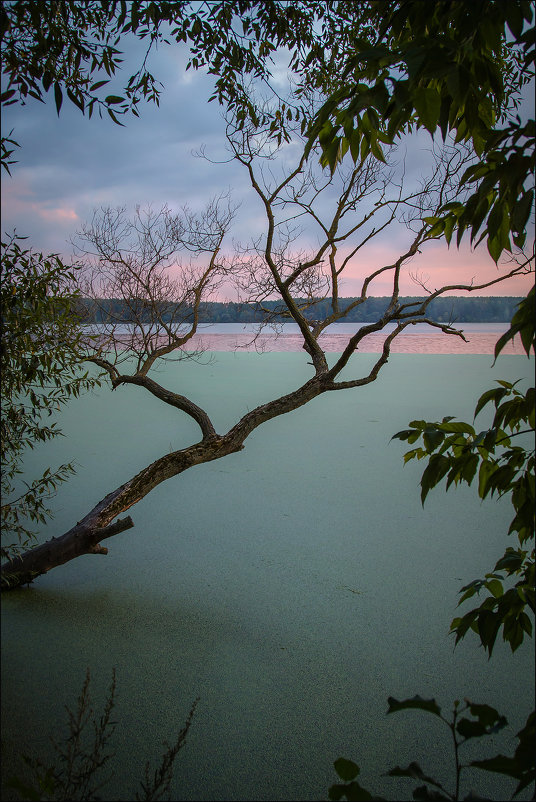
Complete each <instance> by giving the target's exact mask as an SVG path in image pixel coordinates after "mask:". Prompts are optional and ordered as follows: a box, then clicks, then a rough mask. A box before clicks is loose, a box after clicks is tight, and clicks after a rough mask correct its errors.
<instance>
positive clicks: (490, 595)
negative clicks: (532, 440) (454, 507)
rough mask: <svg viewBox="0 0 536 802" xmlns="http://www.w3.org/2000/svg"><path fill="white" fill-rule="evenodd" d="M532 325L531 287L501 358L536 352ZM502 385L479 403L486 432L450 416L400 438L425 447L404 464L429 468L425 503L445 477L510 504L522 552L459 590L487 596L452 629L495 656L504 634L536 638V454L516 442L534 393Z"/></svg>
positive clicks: (530, 427)
mask: <svg viewBox="0 0 536 802" xmlns="http://www.w3.org/2000/svg"><path fill="white" fill-rule="evenodd" d="M534 319H535V318H534V288H532V290H531V291H530V293H529V295H528V296H527V298H526V299H524V300H523V301H522V302H521V303H520V304H519V307H518V310H517V312H516V313H515V315H514V317H513V318H512V323H511V326H510V328H509V330H508V331H507V332H506V333H505V334H504V335H503V336H502V337H501V338H500V340H499V341H498V342H497V345H496V348H495V355H496V357H497V356H498V355H499V353H500V352H501V350H502V349H503V348H504V346H505V345H506V343H507V342H508V341H509V340H511V339H512V338H513V337H514V336H516V334H519V335H520V336H521V339H522V343H523V346H524V348H525V351H526V353H527V355H528V354H529V353H530V351H531V350H533V349H534V339H535V334H534V331H535V329H534ZM497 384H498V386H497V387H494V388H492V389H490V390H486V392H484V393H483V394H482V395H481V396H480V398H479V400H478V402H477V404H476V407H475V418H476V417H477V416H478V415H479V414H480V413H481V412H482V411H483V410H484V409H485V408H486V407H487V406H488V405H491V406H492V407H493V409H494V415H493V420H492V422H491V425H490V426H489V427H488V428H486V429H483V430H481V431H477V430H476V429H475V428H474V426H473V425H472V424H470V423H466V422H464V421H456V420H454V418H452V417H450V416H448V417H445V418H443V420H442V421H441V422H440V423H437V422H435V423H433V422H429V421H424V420H415V421H411V423H410V428H409V429H404V430H403V431H400V432H398V433H397V434H395V435H394V438H397V439H399V440H402V441H406V442H408V443H410V444H414V443H417V442H418V441H420V443H421V445H419V446H417V447H416V448H414V449H412V450H410V451H408V452H406V454H405V455H404V462H408V461H409V460H412V459H415V458H416V459H418V460H421V459H425V460H427V462H428V464H427V466H426V468H425V470H424V473H423V475H422V477H421V500H422V503H423V504H424V501H425V499H426V497H427V495H428V493H429V491H430V490H431V489H433V488H434V487H436V486H437V485H439V483H440V482H441V481H442V480H443V479H445V478H446V489H447V490H448V489H449V488H450V487H451V485H452V484H454V485H457V484H459V483H465V484H467V485H471V484H472V482H473V480H475V479H477V481H478V495H479V497H480V498H481V499H485V498H487V497H488V496H489V497H492V496H493V495H497V496H499V497H500V496H506V497H508V498H509V499H510V501H511V504H512V507H513V510H514V517H513V519H512V521H511V523H510V527H509V530H508V534H509V535H511V534H515V535H517V540H518V544H519V545H518V546H517V547H516V548H512V547H508V548H507V549H506V551H505V552H504V554H503V556H502V557H501V558H500V559H499V560H498V561H497V563H496V564H495V567H494V569H493V571H491V572H489V573H487V574H486V575H485V578H484V579H475V580H473V581H472V582H470V583H469V584H468V585H465V586H464V587H462V588H461V590H460V593H461V594H462V595H461V598H460V601H459V603H458V604H459V605H460V604H462V603H464V602H465V601H467V600H468V599H470V598H472V597H473V596H474V595H475V594H477V595H478V594H479V593H480V592H481V591H483V592H485V593H486V594H487V595H486V598H485V600H484V601H483V602H482V603H481V604H480V605H479V606H478V607H476V608H474V609H472V610H470V611H469V612H467V613H466V614H465V615H463V616H462V617H457V618H454V620H453V621H452V623H451V632H453V633H455V635H456V643H458V641H459V640H460V639H461V638H463V637H464V636H465V634H466V633H467V632H468V631H469V630H472V631H473V632H475V633H477V635H478V636H479V638H480V641H481V643H482V645H483V646H484V648H485V649H486V650H487V651H488V653H489V655H490V656H491V654H492V651H493V646H494V644H495V641H496V637H497V634H498V632H499V631H500V630H501V628H502V634H503V639H504V640H505V641H506V642H508V643H509V645H510V648H511V649H512V651H515V650H516V649H517V648H518V647H519V646H520V645H521V643H522V642H523V640H524V637H525V635H528V636H531V635H532V628H533V625H532V621H531V619H530V618H529V616H528V615H527V610H528V611H531V612H532V614H533V615H534V611H535V598H534V546H533V543H534V534H535V518H534V510H535V504H536V493H535V479H534V465H535V457H534V451H533V450H532V448H530V447H526V446H525V445H524V444H523V445H519V441H517V440H516V438H517V437H521V436H523V435H528V434H532V435H534V429H535V389H534V387H529V388H528V389H527V390H526V391H525V392H521V391H520V390H518V389H517V387H516V385H517V384H518V382H514V383H511V382H507V381H503V380H499V381H498V382H497ZM531 543H532V547H531ZM508 578H515V579H517V581H516V582H515V584H514V585H513V586H512V587H509V588H507V589H506V588H505V585H504V582H505V580H506V579H508Z"/></svg>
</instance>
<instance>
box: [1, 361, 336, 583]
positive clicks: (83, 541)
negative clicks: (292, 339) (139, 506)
mask: <svg viewBox="0 0 536 802" xmlns="http://www.w3.org/2000/svg"><path fill="white" fill-rule="evenodd" d="M329 389H333V386H332V384H331V382H329V381H328V380H327V378H326V376H324V377H322V376H320V377H319V376H315V377H314V378H312V379H310V380H309V381H308V382H306V383H305V384H304V385H303V386H302V387H300V388H299V389H298V390H295V391H294V392H292V393H289V394H288V395H285V396H282V397H281V398H278V399H275V400H274V401H270V402H268V403H267V404H262V405H261V406H259V407H256V408H255V409H253V410H251V411H250V412H248V413H247V414H246V415H244V416H243V417H242V418H241V420H240V421H239V422H238V423H237V424H236V425H235V426H234V427H233V428H232V429H230V430H229V432H228V433H227V434H225V435H218V434H209V435H207V436H206V437H204V438H203V439H202V440H201V441H200V442H198V443H195V444H194V445H191V446H188V447H187V448H184V449H182V450H180V451H174V452H172V453H171V454H166V455H165V456H163V457H160V458H159V459H157V460H156V461H155V462H153V463H152V464H151V465H148V466H147V467H146V468H144V469H143V470H142V471H140V472H139V473H137V474H136V475H135V476H133V477H132V478H131V479H129V480H128V481H127V482H125V483H124V484H122V485H121V486H120V487H118V488H117V489H116V490H114V491H112V492H111V493H109V494H108V495H107V496H105V498H103V499H102V500H101V501H100V502H99V503H98V504H97V505H96V506H95V507H93V509H92V510H91V511H90V512H89V513H88V514H87V515H86V516H85V517H84V518H82V520H80V521H78V522H77V524H76V525H75V526H73V527H72V528H71V529H69V530H68V531H67V532H65V534H63V535H61V537H57V538H56V537H53V538H51V539H50V540H48V541H46V542H45V543H43V544H41V545H39V546H35V547H34V548H32V549H29V550H28V551H26V552H24V553H23V554H20V555H18V556H16V557H13V558H12V559H11V560H9V561H7V562H5V563H4V564H3V565H2V589H3V590H11V589H13V588H16V587H20V586H21V585H25V584H29V583H30V582H32V581H33V580H34V579H36V578H37V577H38V576H40V575H41V574H45V573H47V572H48V571H50V570H51V569H52V568H55V567H57V566H58V565H63V564H64V563H66V562H69V561H70V560H73V559H74V558H75V557H79V556H81V555H82V554H107V553H108V549H107V548H105V547H103V546H101V541H102V540H105V539H107V538H109V537H113V536H114V535H116V534H118V533H119V532H123V531H125V530H126V529H130V528H131V527H133V526H134V523H133V521H132V519H131V518H130V516H127V517H126V518H118V516H119V515H120V514H121V513H124V512H126V510H128V509H129V508H130V507H132V506H133V505H134V504H136V503H137V502H138V501H141V499H142V498H144V497H145V496H146V495H147V494H148V493H150V492H151V490H153V489H154V488H155V487H156V486H157V485H159V484H160V483H161V482H164V481H165V480H166V479H170V478H172V477H173V476H177V475H178V474H180V473H182V472H183V471H185V470H187V469H188V468H191V467H192V466H193V465H199V464H202V463H204V462H210V461H212V460H215V459H220V458H221V457H225V456H227V455H228V454H232V453H234V452H237V451H240V450H241V449H243V448H244V441H245V440H246V438H247V437H248V436H249V435H250V434H251V432H252V431H253V430H254V429H256V428H257V426H260V425H261V424H262V423H264V422H265V421H267V420H270V419H271V418H275V417H277V416H279V415H283V414H285V413H287V412H290V411H292V410H293V409H297V408H298V407H300V406H302V405H303V404H306V403H307V402H308V401H310V400H311V399H312V398H314V397H315V396H317V395H320V394H321V393H323V392H325V391H326V390H329ZM115 519H117V520H115Z"/></svg>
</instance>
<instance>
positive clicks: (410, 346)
mask: <svg viewBox="0 0 536 802" xmlns="http://www.w3.org/2000/svg"><path fill="white" fill-rule="evenodd" d="M466 336H467V340H468V342H465V341H464V340H462V339H461V337H455V336H452V335H448V336H447V335H445V334H443V333H442V332H438V333H433V332H432V333H427V334H425V333H422V332H418V333H416V334H406V333H405V332H403V333H402V334H400V335H399V336H398V337H397V338H396V339H395V340H394V341H393V343H392V345H391V351H392V353H395V354H493V352H494V349H495V343H496V342H497V340H498V338H499V336H500V334H499V333H491V332H470V333H468V334H466ZM384 340H385V334H369V335H367V336H366V337H364V338H363V340H362V341H361V343H360V345H359V348H358V350H359V351H360V352H361V353H364V354H374V353H380V352H381V351H382V350H383V343H384ZM319 342H320V345H321V346H322V348H323V349H324V351H326V352H328V353H332V352H334V353H338V352H341V351H343V350H344V347H345V346H346V343H347V342H348V335H347V334H324V335H322V336H321V337H320V339H319ZM302 345H303V338H302V337H301V336H300V335H299V334H277V335H276V334H273V333H266V332H263V333H261V334H259V335H258V336H257V337H256V338H255V339H253V337H252V335H251V334H239V333H235V334H209V333H207V334H199V335H196V336H195V337H193V338H192V339H191V340H190V342H189V343H187V345H186V350H195V349H197V348H203V349H207V350H209V351H234V350H236V349H237V348H240V349H243V350H246V351H252V350H258V351H300V350H301V349H302ZM502 353H504V354H523V353H524V350H523V346H522V344H521V339H520V338H519V337H516V339H515V342H513V343H512V341H510V342H509V343H508V344H507V345H506V346H505V347H504V349H503V352H502Z"/></svg>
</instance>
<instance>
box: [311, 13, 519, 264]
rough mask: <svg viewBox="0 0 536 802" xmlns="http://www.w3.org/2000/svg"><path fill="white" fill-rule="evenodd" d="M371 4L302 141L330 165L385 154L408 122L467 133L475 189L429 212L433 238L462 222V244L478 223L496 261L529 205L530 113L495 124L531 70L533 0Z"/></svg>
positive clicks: (470, 183) (469, 181)
mask: <svg viewBox="0 0 536 802" xmlns="http://www.w3.org/2000/svg"><path fill="white" fill-rule="evenodd" d="M372 6H373V7H372V8H370V9H369V12H368V13H369V20H370V21H371V22H372V23H373V28H375V29H376V37H375V40H374V41H373V43H372V45H371V41H370V36H368V37H366V38H364V37H357V38H356V40H355V45H354V50H353V52H352V51H350V52H349V54H348V56H347V59H346V64H345V68H344V71H343V74H342V80H341V81H340V85H339V87H338V88H337V89H335V90H334V91H333V92H332V93H331V95H330V96H329V98H328V100H327V101H326V102H325V103H324V105H323V106H322V108H321V109H320V111H319V113H318V114H317V116H316V118H315V120H314V123H313V125H312V126H311V127H310V129H309V140H308V145H307V148H308V151H310V149H311V148H312V147H313V145H314V143H315V142H316V141H317V140H318V141H319V143H320V146H321V149H322V162H323V164H325V165H326V166H329V167H330V168H331V170H332V171H333V170H334V169H335V166H336V164H337V162H338V161H340V160H341V159H342V158H343V156H344V154H345V153H346V152H347V151H348V150H350V153H351V155H352V158H353V159H354V161H357V160H358V159H363V158H364V156H366V155H367V154H368V153H373V154H374V155H375V156H376V158H378V159H380V160H383V153H382V149H381V145H380V144H379V143H380V142H385V143H393V142H395V141H396V140H397V139H398V138H399V137H400V136H401V135H402V134H404V133H406V132H408V131H411V130H413V129H414V128H421V127H423V128H425V129H427V130H428V131H429V132H430V134H431V135H434V133H435V132H436V130H438V129H439V131H440V133H441V136H442V137H443V140H445V138H446V136H447V134H448V133H449V132H453V133H454V135H455V139H456V141H457V142H460V141H464V142H471V143H472V145H473V147H474V150H475V152H476V154H477V155H478V156H479V157H480V158H479V163H478V164H477V165H476V166H474V167H471V168H469V169H468V170H467V171H466V173H465V175H464V176H463V179H462V185H467V187H468V188H473V189H474V191H473V194H472V195H471V196H470V198H469V200H468V202H466V203H459V202H457V203H455V204H446V205H445V206H444V207H443V209H442V211H441V213H440V214H439V215H437V216H435V217H433V218H432V217H431V218H429V219H428V222H429V223H430V226H431V231H430V236H440V235H441V234H444V235H445V237H446V238H447V240H448V241H450V238H451V236H452V232H453V230H454V228H457V229H458V244H459V242H460V240H461V238H462V237H463V235H464V233H465V231H466V230H470V231H471V241H474V240H475V238H476V237H477V235H478V234H479V232H480V231H481V229H482V232H481V234H480V238H479V240H478V242H480V241H481V240H482V239H484V238H486V237H487V243H488V250H489V252H490V254H491V256H492V257H493V258H494V259H495V261H497V260H498V258H499V256H500V255H501V253H502V251H503V250H504V249H507V250H511V249H512V242H511V240H510V234H511V232H513V235H514V236H513V243H514V244H515V245H517V246H518V247H521V246H522V244H523V243H524V241H525V236H526V234H525V227H526V223H527V220H528V218H529V215H530V210H531V207H532V203H533V193H532V191H531V189H530V186H527V184H528V183H530V182H531V176H532V175H533V172H534V120H530V121H529V122H528V123H527V124H525V125H522V124H521V121H520V119H519V117H517V118H516V119H515V120H510V121H509V122H508V124H507V125H506V127H504V128H500V127H498V125H499V123H500V122H501V120H503V119H506V118H507V117H508V116H509V115H510V116H511V113H512V111H513V110H514V109H515V108H516V107H517V105H518V103H519V94H518V93H519V90H520V88H521V87H522V86H523V85H524V84H526V83H528V82H529V81H530V80H531V78H532V77H533V74H534V73H533V60H534V28H533V27H532V22H533V14H534V10H533V6H532V4H531V3H530V2H528V0H521V1H520V2H516V3H511V2H505V1H504V0H503V1H502V2H496V3H493V4H489V3H487V2H486V1H485V0H474V2H471V3H419V2H414V0H400V1H399V2H389V3H381V4H380V3H378V4H372ZM367 30H369V29H367ZM482 227H483V228H482Z"/></svg>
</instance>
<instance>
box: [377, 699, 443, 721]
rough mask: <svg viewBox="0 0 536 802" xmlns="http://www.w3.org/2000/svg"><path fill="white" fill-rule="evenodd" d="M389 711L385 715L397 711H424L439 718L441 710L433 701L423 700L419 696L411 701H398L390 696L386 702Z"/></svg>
mask: <svg viewBox="0 0 536 802" xmlns="http://www.w3.org/2000/svg"><path fill="white" fill-rule="evenodd" d="M387 702H388V704H389V709H388V711H387V713H388V714H389V713H397V712H398V711H399V710H413V709H414V710H424V711H425V712H426V713H433V715H434V716H439V717H440V718H441V708H440V707H439V705H438V704H437V702H436V700H435V699H423V698H422V697H421V696H419V695H417V696H413V697H412V698H411V699H402V700H401V701H398V699H395V698H394V697H392V696H390V697H389V699H388V700H387Z"/></svg>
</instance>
